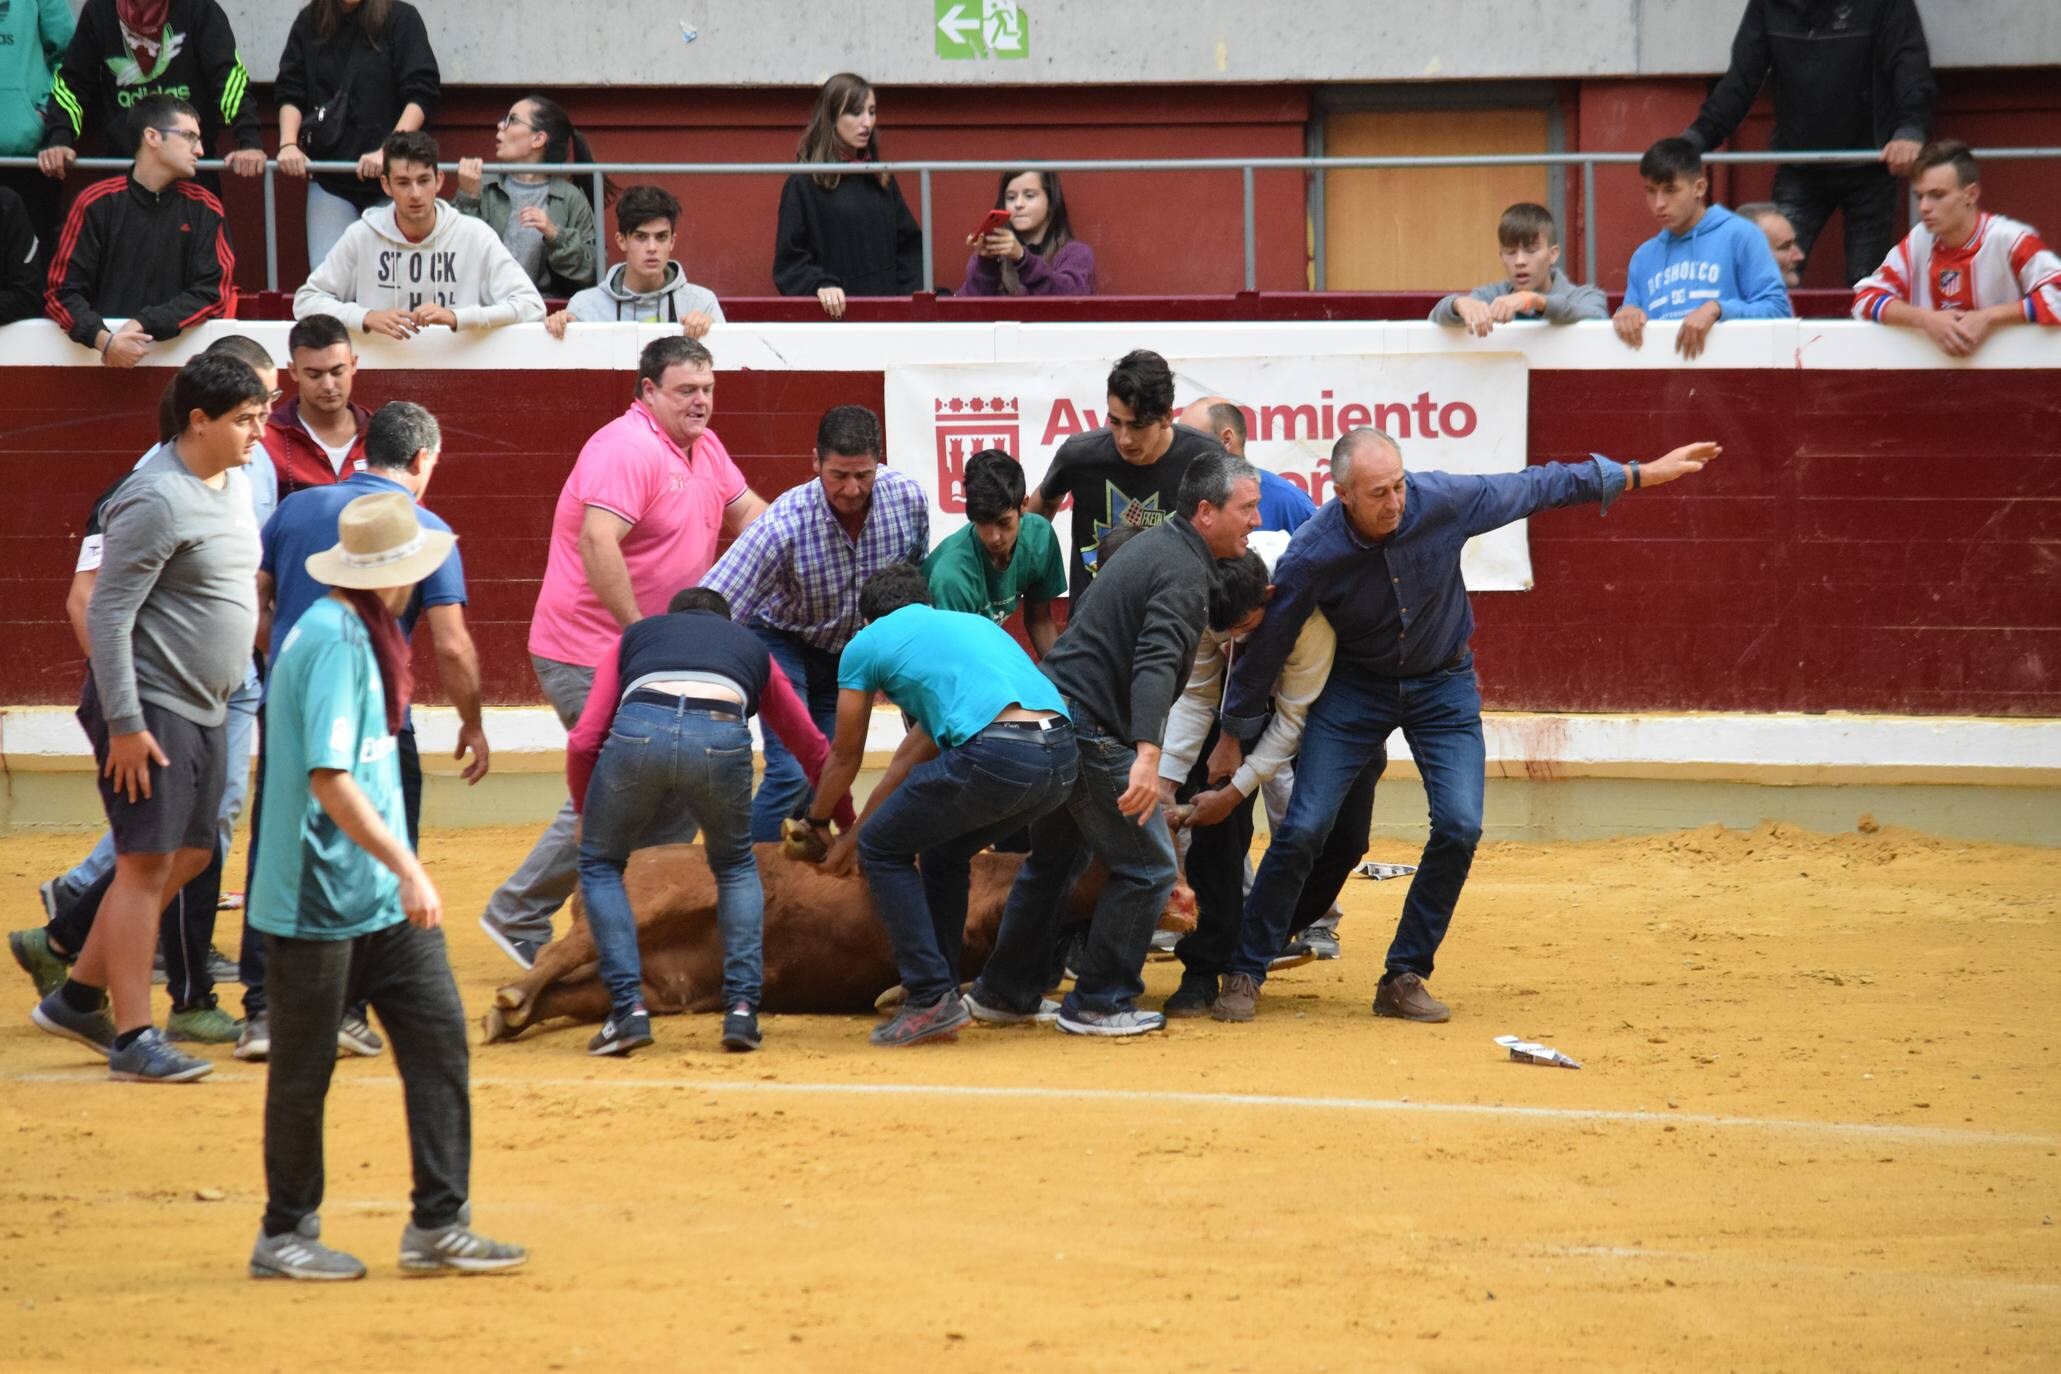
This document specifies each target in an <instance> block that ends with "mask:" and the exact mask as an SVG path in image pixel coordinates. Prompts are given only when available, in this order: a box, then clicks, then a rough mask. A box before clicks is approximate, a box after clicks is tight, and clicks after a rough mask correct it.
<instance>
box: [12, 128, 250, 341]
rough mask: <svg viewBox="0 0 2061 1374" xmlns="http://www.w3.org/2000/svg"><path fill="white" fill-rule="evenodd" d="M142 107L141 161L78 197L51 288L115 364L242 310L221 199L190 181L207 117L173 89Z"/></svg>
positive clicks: (61, 316)
mask: <svg viewBox="0 0 2061 1374" xmlns="http://www.w3.org/2000/svg"><path fill="white" fill-rule="evenodd" d="M136 113H137V114H138V116H140V117H141V118H142V121H143V141H142V142H141V143H140V144H139V145H138V146H137V149H136V163H135V165H134V166H133V167H131V168H130V169H129V171H128V173H127V175H124V176H118V177H109V178H108V179H107V180H105V181H99V182H95V183H94V184H93V185H91V186H89V187H87V188H86V189H85V190H84V191H83V192H81V193H80V195H79V198H78V199H77V200H75V201H73V202H72V209H71V214H70V215H68V216H66V218H65V222H64V232H63V233H62V234H60V235H59V236H58V240H57V251H56V253H55V254H53V255H52V257H51V259H50V285H49V290H48V292H47V294H46V295H45V297H44V308H45V310H46V311H48V313H49V315H50V318H51V319H53V320H56V321H57V322H58V324H60V325H62V326H63V327H64V331H65V333H67V334H69V335H70V336H71V337H72V340H73V342H75V343H81V344H85V345H86V346H87V347H89V348H94V349H97V350H99V353H100V359H101V361H102V362H104V363H106V364H107V365H108V366H109V367H134V366H135V365H136V364H137V363H139V362H141V361H142V360H143V356H144V355H145V354H146V353H148V352H149V351H150V346H151V344H152V343H153V342H154V341H158V340H164V339H171V338H176V337H178V335H179V332H180V331H181V330H183V329H185V328H186V327H187V326H189V325H195V324H199V323H200V322H201V321H202V320H212V319H226V318H228V317H229V316H231V315H232V314H234V313H235V311H234V307H235V302H236V288H235V287H234V286H233V285H232V284H231V281H232V278H233V276H234V274H235V271H236V255H235V254H234V253H232V252H230V250H229V234H228V229H227V226H226V224H225V222H224V219H223V216H222V202H221V201H219V200H216V199H215V197H214V195H213V194H212V193H211V192H209V191H207V190H206V189H204V188H202V187H200V186H196V185H195V184H194V183H193V171H194V164H195V163H196V162H197V161H198V160H199V158H200V117H199V116H198V115H196V114H195V113H194V111H193V107H192V106H191V105H189V104H187V103H186V102H185V101H183V100H175V99H173V98H172V97H170V96H153V97H151V98H150V99H149V100H146V101H143V102H142V103H141V104H139V105H138V106H137V107H136ZM108 316H112V317H114V318H115V319H118V320H120V321H122V323H121V325H120V327H119V328H117V327H115V326H112V325H110V324H108V323H107V322H106V318H105V317H108Z"/></svg>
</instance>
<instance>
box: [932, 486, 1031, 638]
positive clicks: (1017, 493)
mask: <svg viewBox="0 0 2061 1374" xmlns="http://www.w3.org/2000/svg"><path fill="white" fill-rule="evenodd" d="M1023 494H1024V484H1023V465H1022V464H1021V463H1019V462H1017V461H1016V460H1015V459H1014V458H1011V457H1010V456H1009V455H1008V454H1006V453H1004V452H1003V451H1002V450H1001V449H998V448H990V449H983V450H981V451H980V452H979V453H976V454H974V455H973V457H971V458H969V459H967V460H966V520H967V524H966V527H965V528H964V529H961V530H960V531H958V532H957V533H956V534H953V535H952V536H951V537H950V538H948V539H946V540H945V541H944V542H943V543H942V544H939V545H938V546H937V547H936V548H935V549H932V550H931V551H930V557H928V558H926V559H924V560H923V576H924V579H925V580H926V581H928V582H929V583H930V604H931V605H933V606H935V607H937V608H938V609H939V610H941V611H971V612H972V613H973V614H975V615H984V616H986V617H987V618H988V619H990V620H992V621H994V622H995V623H996V624H997V625H1000V624H1001V623H1002V622H1004V621H1006V620H1007V619H1009V617H1010V616H1012V615H1014V614H1015V613H1016V608H1017V606H1018V605H1019V604H1020V605H1021V606H1022V607H1023V632H1024V633H1025V634H1026V635H1028V636H1029V637H1030V642H1031V652H1032V653H1034V654H1036V655H1037V656H1038V657H1039V658H1043V657H1044V656H1045V654H1046V652H1047V651H1049V650H1050V649H1051V647H1052V641H1053V640H1055V639H1057V638H1058V637H1059V627H1058V626H1057V625H1055V624H1053V623H1052V603H1053V602H1054V601H1056V600H1057V599H1059V598H1060V597H1062V596H1065V595H1066V560H1065V559H1064V558H1063V557H1061V556H1060V553H1059V536H1058V535H1056V534H1054V533H1053V532H1052V524H1051V522H1050V521H1048V520H1046V519H1045V517H1044V516H1042V515H1025V514H1024V513H1023Z"/></svg>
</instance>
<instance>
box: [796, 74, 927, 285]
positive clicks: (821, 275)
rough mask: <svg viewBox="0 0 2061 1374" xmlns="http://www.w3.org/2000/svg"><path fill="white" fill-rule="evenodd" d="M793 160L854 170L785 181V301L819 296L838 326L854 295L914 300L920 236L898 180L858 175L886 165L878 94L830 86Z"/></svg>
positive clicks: (844, 82)
mask: <svg viewBox="0 0 2061 1374" xmlns="http://www.w3.org/2000/svg"><path fill="white" fill-rule="evenodd" d="M795 161H797V162H818V163H822V162H828V163H851V164H854V170H853V171H852V172H851V173H845V172H839V171H815V172H809V173H801V172H797V173H795V174H794V175H793V176H791V177H789V178H788V179H787V185H786V186H785V187H784V188H783V189H782V190H781V192H780V230H779V234H778V237H777V239H776V241H775V243H774V246H773V285H774V287H775V288H776V289H777V290H778V291H779V292H780V294H781V295H783V296H814V297H815V298H816V300H817V301H818V302H819V303H821V305H822V307H823V311H824V313H825V314H827V315H829V316H830V317H831V318H832V319H837V318H840V317H841V316H843V314H844V305H845V298H846V297H847V296H908V295H913V294H914V293H915V292H916V291H917V290H918V288H919V287H920V286H921V284H922V281H923V231H922V230H921V229H919V228H917V227H916V218H915V216H913V215H911V214H910V213H909V206H908V203H907V202H905V201H904V200H903V199H902V191H901V188H900V187H899V186H897V185H896V184H895V179H894V178H893V177H891V176H889V175H888V174H887V173H886V172H873V173H860V172H859V171H858V170H857V167H856V164H858V163H861V162H878V161H880V138H879V128H878V115H877V113H876V109H875V104H874V99H873V87H872V86H870V85H868V84H867V82H866V79H865V78H864V77H861V76H854V75H853V74H852V73H850V72H839V73H838V74H837V75H836V76H833V77H831V78H830V79H829V80H828V81H826V82H824V83H823V89H822V91H821V92H820V93H818V95H817V97H816V110H815V113H814V114H812V115H811V116H810V117H809V126H808V128H806V129H804V130H803V131H802V136H801V143H800V146H799V147H798V148H797V149H796V150H795Z"/></svg>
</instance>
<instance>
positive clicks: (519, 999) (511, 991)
mask: <svg viewBox="0 0 2061 1374" xmlns="http://www.w3.org/2000/svg"><path fill="white" fill-rule="evenodd" d="M528 1000H529V998H528V996H527V994H525V993H524V992H523V990H522V984H520V983H507V984H504V985H502V986H501V987H498V988H496V989H494V1005H495V1006H497V1007H506V1008H508V1010H510V1011H518V1010H520V1009H521V1007H522V1004H523V1003H524V1002H526V1001H528Z"/></svg>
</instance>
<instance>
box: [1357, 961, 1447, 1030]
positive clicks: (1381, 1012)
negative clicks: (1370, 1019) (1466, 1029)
mask: <svg viewBox="0 0 2061 1374" xmlns="http://www.w3.org/2000/svg"><path fill="white" fill-rule="evenodd" d="M1374 1014H1375V1015H1376V1016H1393V1017H1395V1018H1396V1019H1397V1020H1399V1021H1430V1022H1434V1023H1435V1022H1439V1021H1450V1020H1452V1019H1453V1009H1452V1008H1451V1007H1449V1006H1447V1005H1446V1004H1445V1003H1443V1002H1441V1001H1439V1000H1438V999H1437V998H1436V997H1433V996H1432V995H1431V994H1430V993H1429V992H1427V991H1426V990H1425V987H1424V980H1423V979H1422V978H1419V977H1418V976H1417V975H1416V974H1414V973H1398V974H1397V975H1396V976H1395V977H1393V978H1391V979H1389V980H1388V981H1387V982H1386V983H1383V984H1382V985H1381V989H1380V991H1378V992H1376V993H1375V994H1374Z"/></svg>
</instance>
